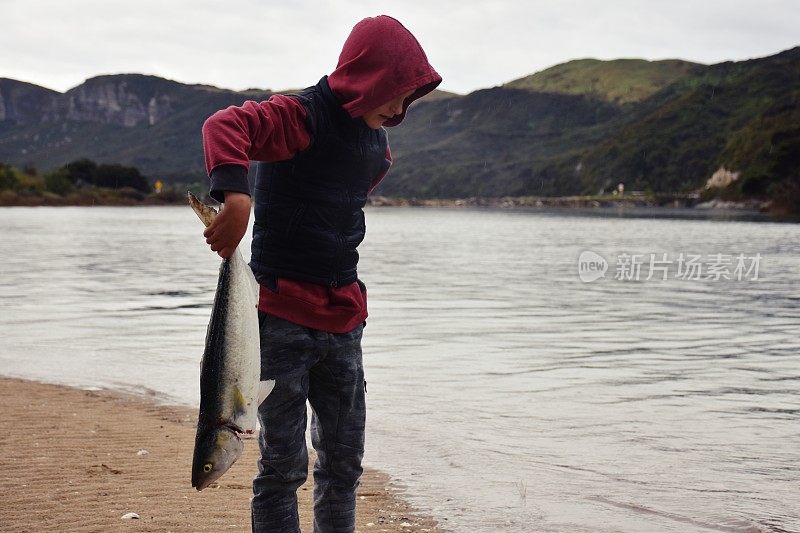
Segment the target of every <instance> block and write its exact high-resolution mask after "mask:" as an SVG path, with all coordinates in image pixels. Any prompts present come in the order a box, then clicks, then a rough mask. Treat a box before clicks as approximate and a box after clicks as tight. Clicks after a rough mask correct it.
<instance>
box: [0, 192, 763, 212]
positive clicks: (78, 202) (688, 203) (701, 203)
mask: <svg viewBox="0 0 800 533" xmlns="http://www.w3.org/2000/svg"><path fill="white" fill-rule="evenodd" d="M205 200H206V201H207V200H208V198H206V199H205ZM185 203H186V198H185V195H184V194H178V195H176V194H174V193H170V194H165V195H164V196H158V195H149V196H146V197H144V198H139V199H136V198H132V197H126V196H96V195H88V196H80V195H75V194H73V195H70V196H57V195H53V194H48V195H44V196H18V195H15V196H13V197H11V196H3V195H0V207H43V206H46V207H91V206H109V207H114V206H120V207H132V206H169V205H184V204H185ZM212 203H214V202H213V201H212ZM367 205H368V206H372V207H452V208H459V207H490V208H501V209H509V208H510V209H513V208H568V209H569V208H626V207H636V208H648V207H653V208H666V209H670V208H675V209H698V210H716V209H723V210H724V209H735V210H750V211H759V212H768V211H770V210H771V209H772V207H773V206H772V204H771V203H770V202H768V201H764V200H758V199H747V200H741V201H727V200H720V199H710V200H701V199H700V198H699V196H698V195H695V194H657V195H636V194H631V195H628V196H619V197H617V196H608V195H606V196H502V197H484V196H471V197H467V198H405V197H388V196H380V195H376V196H370V197H369V198H368V199H367Z"/></svg>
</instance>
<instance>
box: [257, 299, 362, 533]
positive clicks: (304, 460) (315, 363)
mask: <svg viewBox="0 0 800 533" xmlns="http://www.w3.org/2000/svg"><path fill="white" fill-rule="evenodd" d="M259 326H260V332H261V379H262V380H266V379H274V380H275V388H274V389H273V390H272V392H271V393H270V395H269V396H267V399H266V400H264V403H262V404H261V406H259V409H258V418H259V422H260V423H261V433H260V435H259V447H260V449H261V458H260V460H259V462H258V475H257V476H256V478H255V479H254V480H253V501H252V525H253V531H256V532H267V531H275V532H281V533H291V532H299V531H300V523H299V519H298V513H297V489H298V488H299V487H300V485H302V484H303V483H304V482H305V480H306V477H307V475H308V449H307V447H306V439H305V430H306V422H307V419H306V400H308V401H309V403H310V404H311V409H312V417H311V442H312V444H313V446H314V449H315V450H316V451H317V461H316V463H315V464H314V531H315V532H317V533H327V532H352V531H354V529H355V516H356V487H357V486H358V479H359V477H361V472H362V468H361V459H362V458H363V456H364V426H365V419H366V406H365V401H364V393H365V382H364V367H363V364H362V357H361V335H362V331H363V328H364V326H363V325H359V326H358V327H356V328H355V329H353V330H352V331H349V332H347V333H327V332H325V331H320V330H316V329H313V328H307V327H304V326H299V325H297V324H294V323H292V322H289V321H287V320H283V319H281V318H278V317H275V316H273V315H269V314H266V313H262V312H260V311H259Z"/></svg>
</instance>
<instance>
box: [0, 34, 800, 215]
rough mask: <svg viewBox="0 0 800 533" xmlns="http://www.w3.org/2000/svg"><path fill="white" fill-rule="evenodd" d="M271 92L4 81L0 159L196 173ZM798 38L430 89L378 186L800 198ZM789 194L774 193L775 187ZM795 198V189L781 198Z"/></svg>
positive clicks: (428, 192) (117, 78) (150, 81)
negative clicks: (218, 132) (712, 186)
mask: <svg viewBox="0 0 800 533" xmlns="http://www.w3.org/2000/svg"><path fill="white" fill-rule="evenodd" d="M271 94H272V92H271V91H267V90H259V89H251V90H248V91H241V92H236V91H230V90H225V89H219V88H216V87H211V86H207V85H184V84H181V83H177V82H174V81H170V80H165V79H162V78H158V77H154V76H144V75H139V74H123V75H114V76H98V77H96V78H92V79H89V80H87V81H86V82H84V83H83V84H81V85H79V86H78V87H75V88H73V89H70V90H69V91H67V92H66V93H58V92H56V91H51V90H49V89H45V88H43V87H38V86H36V85H32V84H29V83H24V82H19V81H15V80H8V79H0V161H2V162H6V163H11V164H14V165H16V166H29V165H33V166H36V167H37V168H39V169H40V170H47V169H50V168H54V167H57V166H60V165H62V164H64V163H66V162H68V161H71V160H74V159H77V158H80V157H88V158H90V159H93V160H96V161H98V162H108V163H121V164H124V165H133V166H136V167H138V168H139V169H141V170H142V172H143V173H145V174H146V175H147V176H149V177H151V179H155V178H160V179H162V180H164V179H166V180H167V181H170V180H172V181H174V180H179V181H194V180H204V179H205V172H204V168H203V155H202V146H201V140H200V127H201V125H202V123H203V121H204V120H205V118H206V117H208V116H209V115H211V114H212V113H213V112H214V111H216V110H218V109H221V108H224V107H226V106H228V105H240V104H241V103H243V102H244V101H245V100H262V99H266V98H268V97H269V96H270V95H271ZM799 104H800V47H798V48H794V49H791V50H787V51H785V52H781V53H779V54H776V55H774V56H770V57H765V58H760V59H753V60H749V61H741V62H725V63H720V64H717V65H710V66H706V65H699V64H696V63H690V62H686V61H680V60H665V61H644V60H636V59H621V60H613V61H599V60H594V59H581V60H576V61H570V62H568V63H564V64H562V65H556V66H554V67H551V68H549V69H546V70H543V71H541V72H538V73H536V74H532V75H530V76H526V77H524V78H520V79H518V80H514V81H512V82H509V83H508V84H505V85H503V86H501V87H493V88H490V89H483V90H479V91H475V92H473V93H470V94H467V95H458V94H454V93H447V92H444V91H436V92H434V93H432V94H431V95H429V97H427V98H425V99H424V100H423V101H420V102H418V103H416V104H415V105H414V108H413V109H412V111H411V112H410V113H409V114H408V116H407V118H406V120H405V122H404V123H403V125H402V126H401V127H399V128H393V129H390V130H389V136H390V144H391V146H392V151H393V155H394V159H395V165H394V166H393V169H392V172H391V173H390V177H389V178H387V179H386V180H384V183H382V184H381V185H380V187H379V189H378V192H379V193H381V194H385V195H402V196H416V197H420V198H424V197H451V198H452V197H464V196H505V195H514V196H523V195H567V194H582V193H591V194H594V193H597V192H600V191H608V190H610V189H612V188H614V187H616V184H617V183H625V185H626V189H627V190H643V191H648V190H650V191H656V192H668V191H690V190H697V189H700V188H702V187H703V186H704V185H705V183H706V181H707V180H708V179H709V178H710V177H711V175H712V174H713V173H714V172H715V170H717V169H718V168H720V167H722V166H724V167H725V168H726V169H728V170H730V171H732V172H733V173H734V174H735V173H737V172H738V175H739V179H738V180H737V181H736V182H735V183H734V184H733V185H732V186H731V187H729V188H728V190H726V191H725V194H727V195H729V196H737V195H739V196H770V195H772V196H773V197H774V196H775V195H783V196H786V194H784V192H785V191H790V192H791V191H792V190H794V189H793V188H797V190H798V199H799V200H798V201H800V176H798V170H797V169H798V167H800V161H799V159H800V130H798V126H797V124H800V120H799V119H800V116H799V115H800V112H798V109H799V108H800V105H799ZM780 191H784V192H780ZM787 194H789V193H787Z"/></svg>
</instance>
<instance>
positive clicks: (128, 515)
mask: <svg viewBox="0 0 800 533" xmlns="http://www.w3.org/2000/svg"><path fill="white" fill-rule="evenodd" d="M122 519H123V520H139V515H138V514H136V513H125V514H124V515H122Z"/></svg>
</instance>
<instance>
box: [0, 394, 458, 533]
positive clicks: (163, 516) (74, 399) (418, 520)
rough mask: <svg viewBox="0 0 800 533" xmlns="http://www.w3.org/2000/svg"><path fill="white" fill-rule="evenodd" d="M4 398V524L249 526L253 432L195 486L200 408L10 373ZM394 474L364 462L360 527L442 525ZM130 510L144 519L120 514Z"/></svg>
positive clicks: (0, 451) (0, 484) (303, 503)
mask: <svg viewBox="0 0 800 533" xmlns="http://www.w3.org/2000/svg"><path fill="white" fill-rule="evenodd" d="M0 402H2V405H3V416H2V418H0V435H2V438H0V464H2V469H3V476H2V480H0V491H1V492H2V494H3V500H4V501H3V505H2V507H1V508H0V529H2V530H3V531H19V532H21V531H30V532H34V531H36V532H39V531H129V530H130V531H175V532H177V531H249V529H250V515H249V500H250V494H251V484H250V483H251V480H252V477H253V475H254V473H255V469H256V460H257V457H258V446H257V443H256V441H255V440H253V439H249V440H247V441H246V443H245V454H244V456H243V457H242V458H241V459H240V460H239V461H238V462H237V463H236V464H235V465H234V466H233V468H232V469H231V470H230V471H229V472H228V473H227V474H225V475H224V476H223V477H222V478H221V479H220V480H219V481H218V482H217V483H215V484H214V485H212V486H211V487H209V488H208V489H206V490H204V491H203V492H199V493H198V492H197V491H195V490H194V489H193V488H192V487H191V483H190V465H191V458H192V450H193V446H194V432H195V426H194V424H195V419H196V412H195V410H194V409H189V408H186V407H172V406H161V405H158V404H157V403H156V402H155V401H154V400H151V399H148V398H142V397H138V396H132V395H125V394H121V393H116V392H109V391H88V390H80V389H73V388H69V387H62V386H55V385H46V384H41V383H35V382H29V381H22V380H16V379H5V378H2V379H0ZM311 459H312V461H313V453H312V458H311ZM310 472H311V468H310V467H309V480H308V482H307V483H306V484H305V485H304V486H303V487H302V488H301V489H300V491H299V499H300V517H301V526H302V528H303V530H304V531H311V491H312V486H311V477H312V476H311V474H310ZM388 482H389V478H388V476H387V475H385V474H383V473H382V472H378V471H374V470H367V471H365V473H364V476H363V477H362V483H361V486H360V488H359V501H358V521H357V529H356V530H357V531H361V532H368V531H406V532H407V531H423V532H424V531H443V530H442V529H440V528H439V527H437V525H436V522H435V521H434V520H433V519H431V518H429V517H425V516H422V515H420V514H419V513H416V512H415V511H414V510H413V509H412V508H411V507H410V506H409V505H408V504H407V503H406V502H404V501H403V500H402V499H401V498H400V497H399V496H398V495H397V494H396V493H395V492H394V491H393V490H391V489H390V488H389V485H388ZM127 513H136V514H137V515H138V516H139V519H123V518H122V516H123V515H125V514H127Z"/></svg>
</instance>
